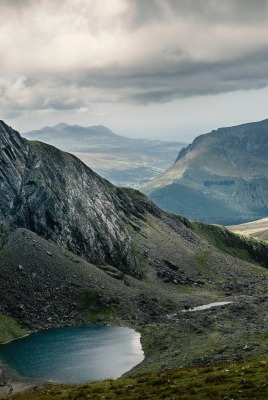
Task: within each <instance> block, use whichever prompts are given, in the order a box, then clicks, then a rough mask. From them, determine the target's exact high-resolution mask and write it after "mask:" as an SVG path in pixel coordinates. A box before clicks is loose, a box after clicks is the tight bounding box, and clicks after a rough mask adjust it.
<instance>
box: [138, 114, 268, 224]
mask: <svg viewBox="0 0 268 400" xmlns="http://www.w3.org/2000/svg"><path fill="white" fill-rule="evenodd" d="M142 191H143V192H144V193H145V194H147V195H149V197H150V199H151V200H153V201H154V202H155V203H156V204H157V205H159V206H160V207H162V208H164V209H166V210H169V211H171V212H174V213H178V214H182V215H184V216H185V217H187V218H190V219H193V220H200V221H203V222H208V223H218V224H222V225H234V224H239V223H242V222H248V221H252V220H257V219H260V218H263V217H266V216H267V215H268V120H264V121H261V122H255V123H249V124H244V125H239V126H234V127H229V128H220V129H218V130H216V131H212V132H210V133H207V134H205V135H201V136H198V137H197V138H196V139H195V140H194V141H193V143H192V144H190V145H189V146H188V147H186V148H184V149H182V150H181V151H180V153H179V155H178V157H177V160H176V162H175V164H174V165H173V166H172V167H171V168H169V169H168V170H167V171H166V172H164V173H163V174H161V175H160V176H159V177H157V178H155V179H153V180H152V181H151V182H149V183H148V184H146V185H145V186H144V187H143V188H142Z"/></svg>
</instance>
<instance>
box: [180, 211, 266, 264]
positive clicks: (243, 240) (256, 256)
mask: <svg viewBox="0 0 268 400" xmlns="http://www.w3.org/2000/svg"><path fill="white" fill-rule="evenodd" d="M178 219H179V220H180V221H182V222H183V223H184V224H185V225H186V226H187V227H188V228H190V229H191V230H192V231H193V232H194V233H195V234H196V235H198V236H200V237H202V238H203V239H204V240H206V241H208V242H209V243H210V244H211V245H212V246H215V247H216V248H218V249H219V250H221V251H223V252H224V253H227V254H230V255H231V256H233V257H237V258H240V259H241V260H245V261H248V262H253V263H254V262H258V263H259V264H261V265H262V266H264V267H267V265H268V253H267V245H266V244H265V243H263V242H261V241H259V240H256V239H254V238H247V237H244V236H240V235H238V234H235V233H233V232H231V230H229V229H230V227H229V229H227V228H225V227H223V226H220V225H208V224H204V223H202V222H196V221H189V220H187V219H186V218H183V217H180V216H179V217H178Z"/></svg>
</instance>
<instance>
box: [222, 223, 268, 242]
mask: <svg viewBox="0 0 268 400" xmlns="http://www.w3.org/2000/svg"><path fill="white" fill-rule="evenodd" d="M228 229H230V230H231V231H232V232H234V233H238V234H240V235H246V236H251V237H255V238H257V239H261V240H265V241H266V242H268V218H263V219H260V220H258V221H253V222H248V223H246V224H241V225H232V226H228Z"/></svg>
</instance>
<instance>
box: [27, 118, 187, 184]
mask: <svg viewBox="0 0 268 400" xmlns="http://www.w3.org/2000/svg"><path fill="white" fill-rule="evenodd" d="M23 136H25V137H26V138H27V139H30V140H40V141H42V142H45V143H48V144H51V145H53V146H56V147H57V148H59V149H61V150H64V151H68V152H71V153H72V154H74V155H76V156H77V157H78V158H80V159H81V160H82V161H83V162H84V163H85V164H86V165H88V166H89V167H90V168H92V169H93V170H94V171H95V172H97V173H98V174H100V175H101V176H102V177H104V178H106V179H108V180H109V181H110V182H112V183H114V184H115V185H117V186H128V187H139V186H140V185H141V184H142V183H144V182H146V181H148V180H149V179H152V178H153V177H155V176H157V175H158V174H160V173H161V172H163V171H165V170H166V169H167V168H168V167H169V166H170V165H171V164H172V163H173V162H174V160H175V159H176V157H177V154H178V151H179V150H180V149H181V148H182V147H183V146H184V145H185V144H184V143H181V142H165V141H160V140H149V139H131V138H127V137H124V136H120V135H116V134H115V133H113V132H112V131H111V130H110V129H108V128H106V127H104V126H101V125H99V126H89V127H82V126H78V125H68V124H65V123H60V124H58V125H56V126H53V127H50V126H46V127H44V128H42V129H40V130H35V131H31V132H26V133H24V134H23Z"/></svg>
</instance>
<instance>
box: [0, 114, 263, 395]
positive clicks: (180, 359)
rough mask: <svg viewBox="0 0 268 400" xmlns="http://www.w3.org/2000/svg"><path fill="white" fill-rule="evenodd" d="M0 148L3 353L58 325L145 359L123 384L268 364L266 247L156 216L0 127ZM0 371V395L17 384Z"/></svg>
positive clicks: (81, 167) (78, 165)
mask: <svg viewBox="0 0 268 400" xmlns="http://www.w3.org/2000/svg"><path fill="white" fill-rule="evenodd" d="M0 145H1V146H0V149H1V150H0V160H1V163H0V181H1V196H2V197H1V204H0V245H1V248H0V279H1V288H2V290H1V292H0V305H1V310H0V322H1V326H0V335H1V336H0V337H1V342H6V341H8V340H11V339H13V338H16V337H20V336H23V335H25V334H26V333H29V332H33V331H40V330H42V329H48V328H53V327H60V326H62V327H64V326H72V325H79V324H88V323H93V324H95V323H101V324H112V325H117V326H128V327H131V328H134V329H135V330H137V331H138V332H140V334H141V344H142V347H143V351H144V354H145V359H144V360H143V361H142V362H141V363H140V364H139V365H137V366H136V367H134V369H133V370H131V371H130V372H129V373H128V376H129V378H127V379H130V380H131V379H138V378H132V377H133V376H134V375H136V374H147V373H148V374H152V373H157V374H158V376H160V375H159V374H162V373H163V374H168V373H169V371H170V370H171V369H172V370H173V369H178V368H182V369H183V368H189V367H191V368H199V367H200V366H204V365H206V366H207V368H211V369H212V371H214V370H215V369H217V367H215V366H214V365H215V364H222V363H233V364H234V363H238V362H241V361H242V360H252V359H256V358H257V359H258V357H261V358H260V360H263V359H264V358H265V357H266V356H267V345H268V336H267V306H268V295H267V289H268V269H267V266H268V245H267V244H265V243H264V242H260V241H258V240H255V239H252V238H245V237H241V236H238V235H235V234H234V233H232V232H231V231H229V230H228V229H226V228H224V227H220V226H216V225H207V224H205V223H201V222H193V221H189V220H188V219H186V218H184V217H180V216H178V215H174V214H172V213H169V212H165V211H163V210H162V209H160V208H158V207H157V206H156V205H155V204H154V203H152V202H151V201H150V200H149V199H148V198H147V197H146V196H145V195H143V194H142V193H140V192H139V191H136V190H134V189H131V188H121V189H120V188H117V187H115V186H113V185H112V184H111V183H109V182H108V181H106V180H105V179H103V178H101V177H100V176H98V175H97V174H95V173H94V172H93V171H92V170H90V169H89V168H88V167H87V166H86V165H85V164H83V163H82V162H81V161H80V160H79V159H78V158H76V157H75V156H73V155H70V154H68V153H65V152H62V151H60V150H58V149H56V148H55V147H53V146H51V145H47V144H44V143H41V142H32V141H27V140H26V139H23V138H22V137H21V136H20V135H19V133H18V132H16V131H14V130H13V129H12V128H11V127H9V126H7V125H6V124H5V123H4V122H1V123H0ZM218 302H223V303H226V304H223V305H222V306H219V307H211V308H207V309H198V310H197V311H195V312H186V311H189V310H192V309H193V308H194V307H202V306H205V305H208V304H210V303H218ZM262 357H264V358H263V359H262ZM265 359H266V358H265ZM248 363H251V361H248ZM252 363H254V362H253V361H252ZM228 368H229V367H228ZM1 371H2V372H1V375H0V382H1V384H2V386H3V387H5V385H6V383H5V382H12V381H16V379H17V381H16V382H20V381H19V379H18V377H14V376H12V372H11V371H8V369H6V367H5V366H4V365H2V366H1ZM161 371H162V372H161ZM170 373H171V374H172V372H170ZM189 373H190V372H189ZM174 374H175V372H174ZM178 374H179V372H178ZM187 374H188V372H187ZM140 376H142V375H140ZM146 376H147V378H146V379H148V381H151V379H154V378H153V375H146ZM167 379H168V378H167ZM115 384H116V385H117V383H115ZM118 384H119V383H118ZM45 390H47V389H45ZM57 390H58V391H59V393H61V390H63V391H64V390H65V389H63V388H62V389H54V388H53V389H52V392H51V393H52V394H53V396H57V394H56V392H54V391H57ZM74 390H76V389H74ZM85 390H87V389H85ZM88 390H91V389H90V388H88ZM41 393H43V392H41ZM38 395H39V394H38V392H37V393H36V394H35V393H32V394H30V395H29V396H38ZM40 396H42V394H41V395H40ZM68 396H69V394H68ZM29 398H31V397H29ZM33 398H34V397H33ZM41 398H42V397H41ZM55 398H57V397H55ZM63 398H64V397H63ZM200 398H202V397H200Z"/></svg>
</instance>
